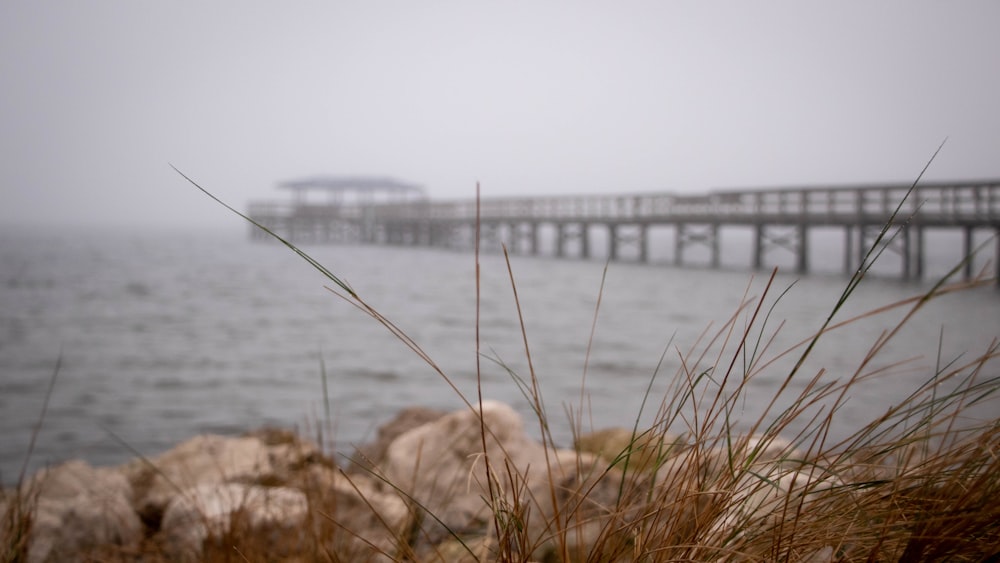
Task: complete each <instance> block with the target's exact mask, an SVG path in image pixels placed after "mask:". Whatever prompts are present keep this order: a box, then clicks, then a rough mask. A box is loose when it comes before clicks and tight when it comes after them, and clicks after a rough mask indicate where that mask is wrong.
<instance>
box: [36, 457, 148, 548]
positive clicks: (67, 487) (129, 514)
mask: <svg viewBox="0 0 1000 563" xmlns="http://www.w3.org/2000/svg"><path fill="white" fill-rule="evenodd" d="M25 491H26V492H27V491H33V492H34V493H36V494H37V505H36V512H35V515H34V521H33V524H32V528H31V543H30V548H29V551H28V561H33V562H41V561H65V560H75V559H78V558H80V557H81V556H82V554H85V553H86V552H87V550H89V549H92V548H94V547H96V546H101V545H119V546H135V545H138V544H139V542H140V541H141V540H142V534H143V529H142V522H140V520H139V516H138V515H137V514H136V513H135V511H134V510H133V509H132V504H131V493H132V490H131V487H130V485H129V482H128V480H127V479H126V478H125V476H124V475H123V474H122V473H121V472H119V471H118V470H116V469H113V468H107V467H92V466H91V465H89V464H88V463H86V462H84V461H80V460H74V461H69V462H67V463H64V464H62V465H59V466H56V467H52V468H49V469H45V470H43V471H41V472H39V473H38V474H37V475H35V476H34V477H33V478H32V479H31V480H30V482H29V483H28V484H27V486H26V487H25Z"/></svg>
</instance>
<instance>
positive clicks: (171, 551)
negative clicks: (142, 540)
mask: <svg viewBox="0 0 1000 563" xmlns="http://www.w3.org/2000/svg"><path fill="white" fill-rule="evenodd" d="M308 510H309V503H308V500H307V499H306V496H305V494H304V493H303V492H302V491H299V490H297V489H292V488H288V487H261V486H257V485H245V484H242V483H221V484H218V483H212V484H205V483H203V484H200V485H197V486H195V487H192V488H189V489H185V490H184V491H183V492H182V493H181V494H179V495H177V496H176V497H175V498H174V499H173V501H171V502H170V503H169V504H168V505H167V508H166V510H165V511H164V513H163V521H162V523H161V528H160V536H161V537H162V540H163V543H164V550H165V552H166V553H167V555H168V556H169V557H170V558H171V559H172V560H182V561H200V560H202V558H203V556H204V553H203V551H202V550H203V546H204V544H205V541H206V539H209V538H210V537H211V538H214V539H216V540H222V539H223V538H226V537H227V536H230V537H236V538H241V539H248V540H250V541H253V542H255V543H256V542H263V543H264V544H266V545H267V546H268V554H269V555H278V556H281V555H286V556H287V555H289V554H292V553H295V551H296V548H297V546H298V545H300V544H302V543H303V540H304V538H303V533H304V531H303V523H304V522H305V520H306V515H307V513H308ZM219 543H220V544H223V545H221V546H220V547H221V548H222V549H223V550H227V551H229V552H230V553H231V552H232V549H233V547H236V548H239V547H240V546H239V545H235V546H234V545H233V544H234V541H233V540H230V541H228V542H223V541H220V542H219ZM227 543H228V546H227V545H225V544H227ZM283 546H287V549H285V550H284V552H283V550H282V547H283ZM246 551H247V552H248V553H252V552H251V551H250V550H249V549H247V550H246Z"/></svg>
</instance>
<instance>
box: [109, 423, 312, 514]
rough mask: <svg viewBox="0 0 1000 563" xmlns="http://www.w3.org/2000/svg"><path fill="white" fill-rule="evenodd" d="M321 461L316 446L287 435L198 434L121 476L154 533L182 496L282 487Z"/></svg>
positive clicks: (131, 465) (272, 432)
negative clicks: (222, 488)
mask: <svg viewBox="0 0 1000 563" xmlns="http://www.w3.org/2000/svg"><path fill="white" fill-rule="evenodd" d="M321 457H322V456H321V452H320V450H319V448H318V447H317V446H316V445H315V444H313V443H311V442H308V441H304V440H300V439H299V438H298V437H297V436H295V435H294V434H293V433H291V432H287V431H277V430H261V431H258V432H256V433H253V434H249V435H246V436H240V437H225V436H217V435H202V436H195V437H194V438H191V439H189V440H187V441H185V442H183V443H181V444H179V445H178V446H176V447H174V448H173V449H171V450H169V451H167V452H165V453H163V454H160V455H158V456H155V457H152V458H149V459H140V460H134V461H132V462H130V463H129V464H128V465H126V466H125V474H126V475H127V476H128V477H129V481H130V482H131V483H132V486H133V489H134V495H135V498H134V503H135V507H136V509H137V511H138V512H139V514H140V516H142V518H143V520H145V521H146V522H147V523H148V524H150V525H151V526H152V527H154V528H155V527H156V526H157V524H158V522H159V520H160V518H161V517H162V515H163V511H164V510H165V509H166V506H167V504H168V503H169V502H170V501H171V500H172V499H173V498H174V497H176V496H177V494H178V493H180V492H181V491H185V490H188V489H191V488H193V487H197V486H199V485H213V484H214V485H217V484H222V483H244V484H259V485H267V486H276V485H283V484H286V483H288V482H289V481H291V480H293V479H294V478H295V476H296V474H297V473H298V472H300V471H301V470H302V469H303V468H304V467H306V466H307V465H309V464H311V463H313V462H317V461H319V459H320V458H321Z"/></svg>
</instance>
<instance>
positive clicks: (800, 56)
mask: <svg viewBox="0 0 1000 563" xmlns="http://www.w3.org/2000/svg"><path fill="white" fill-rule="evenodd" d="M817 4H818V3H804V2H797V1H788V2H743V1H733V2H701V1H698V2H667V1H656V2H576V1H574V2H493V3H480V2H476V3H472V2H458V1H455V2H410V1H399V2H352V3H346V2H320V1H317V2H263V1H254V2H248V1H245V0H240V1H230V2H222V1H213V2H195V1H172V2H129V1H125V0H122V1H120V2H109V1H88V2H76V1H62V2H55V1H53V2H28V1H14V0H11V1H4V2H2V3H0V79H2V94H0V172H2V175H0V226H5V225H6V226H13V225H24V224H31V225H45V224H59V225H74V226H76V225H83V226H98V225H118V226H127V227H130V228H133V227H138V226H142V225H150V226H155V227H169V226H181V227H187V228H207V227H218V226H221V227H224V228H235V226H237V225H239V220H238V219H235V218H234V217H232V216H230V215H228V214H227V213H225V212H224V211H223V210H221V208H219V207H218V206H217V205H215V204H213V203H212V202H210V201H209V200H208V199H207V198H205V196H204V195H202V194H200V193H198V192H196V191H195V190H194V189H193V188H192V187H191V186H190V185H188V184H186V183H185V182H184V181H183V179H181V178H180V177H179V176H178V175H177V174H176V173H175V172H173V171H172V170H171V169H170V166H169V164H173V165H175V166H177V167H178V168H180V169H181V170H183V171H184V172H185V173H187V174H188V175H190V176H191V177H192V178H194V179H195V180H197V181H199V182H200V183H202V184H203V185H204V186H205V187H207V188H208V189H210V190H213V191H214V192H216V193H217V195H219V196H220V197H222V198H223V199H225V200H227V201H229V202H230V203H232V204H234V205H235V206H237V207H240V208H242V207H244V206H245V204H246V203H247V201H248V200H250V199H260V198H273V197H277V198H280V197H282V196H284V195H285V194H282V193H281V192H279V191H277V190H275V189H274V186H275V184H276V183H277V182H279V181H284V180H290V179H295V178H299V177H303V176H310V175H315V174H338V175H340V174H343V175H358V174H371V175H379V176H393V177H396V178H398V179H400V180H405V181H409V182H415V183H418V184H421V185H424V186H426V188H427V189H428V191H429V193H430V195H431V196H432V197H434V198H466V197H472V196H473V194H474V189H475V183H476V181H479V182H481V183H482V190H483V194H484V196H495V195H522V194H537V195H548V194H569V193H613V192H636V191H650V190H669V191H681V192H683V191H704V190H708V189H712V188H723V187H744V186H772V185H773V186H784V185H796V184H823V183H850V182H866V181H911V180H912V179H913V178H915V177H916V175H917V174H918V173H919V171H920V169H921V168H922V167H923V165H924V164H925V162H926V161H927V159H928V158H929V157H930V156H931V154H932V153H933V152H934V150H935V149H936V148H937V146H938V145H939V144H940V143H941V142H942V141H943V140H944V139H945V138H946V137H947V138H948V141H947V144H946V146H945V148H944V150H943V151H942V153H941V155H940V156H939V157H938V159H937V160H936V161H935V163H934V164H933V165H932V167H931V169H930V171H929V173H928V177H929V178H931V179H968V178H993V177H1000V108H998V102H997V100H1000V34H998V33H997V32H996V24H997V23H998V22H1000V2H995V1H981V2H927V1H909V0H908V1H895V2H860V1H852V2H831V3H825V4H824V5H823V6H819V5H817Z"/></svg>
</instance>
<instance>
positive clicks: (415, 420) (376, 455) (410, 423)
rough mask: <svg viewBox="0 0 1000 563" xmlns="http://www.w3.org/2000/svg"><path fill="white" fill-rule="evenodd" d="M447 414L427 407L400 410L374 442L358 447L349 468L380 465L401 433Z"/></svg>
mask: <svg viewBox="0 0 1000 563" xmlns="http://www.w3.org/2000/svg"><path fill="white" fill-rule="evenodd" d="M446 414H448V413H446V412H445V411H440V410H435V409H428V408H425V407H410V408H406V409H403V410H401V411H399V413H398V414H396V416H395V417H394V418H393V419H392V420H390V421H389V422H387V423H385V424H383V425H382V426H380V427H379V429H378V436H377V437H376V439H375V442H374V443H371V444H366V445H364V446H361V447H359V448H358V451H357V452H355V455H354V456H353V459H352V462H353V463H352V465H351V466H350V467H348V470H349V471H356V470H359V469H361V470H364V468H370V467H373V466H378V465H379V464H381V463H382V461H383V460H384V459H385V452H386V450H387V449H388V447H389V444H391V443H392V441H393V440H395V439H396V438H397V437H398V436H399V435H400V434H402V433H404V432H406V431H408V430H412V429H414V428H416V427H418V426H422V425H424V424H427V423H428V422H434V421H435V420H437V419H439V418H441V417H442V416H444V415H446Z"/></svg>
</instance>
